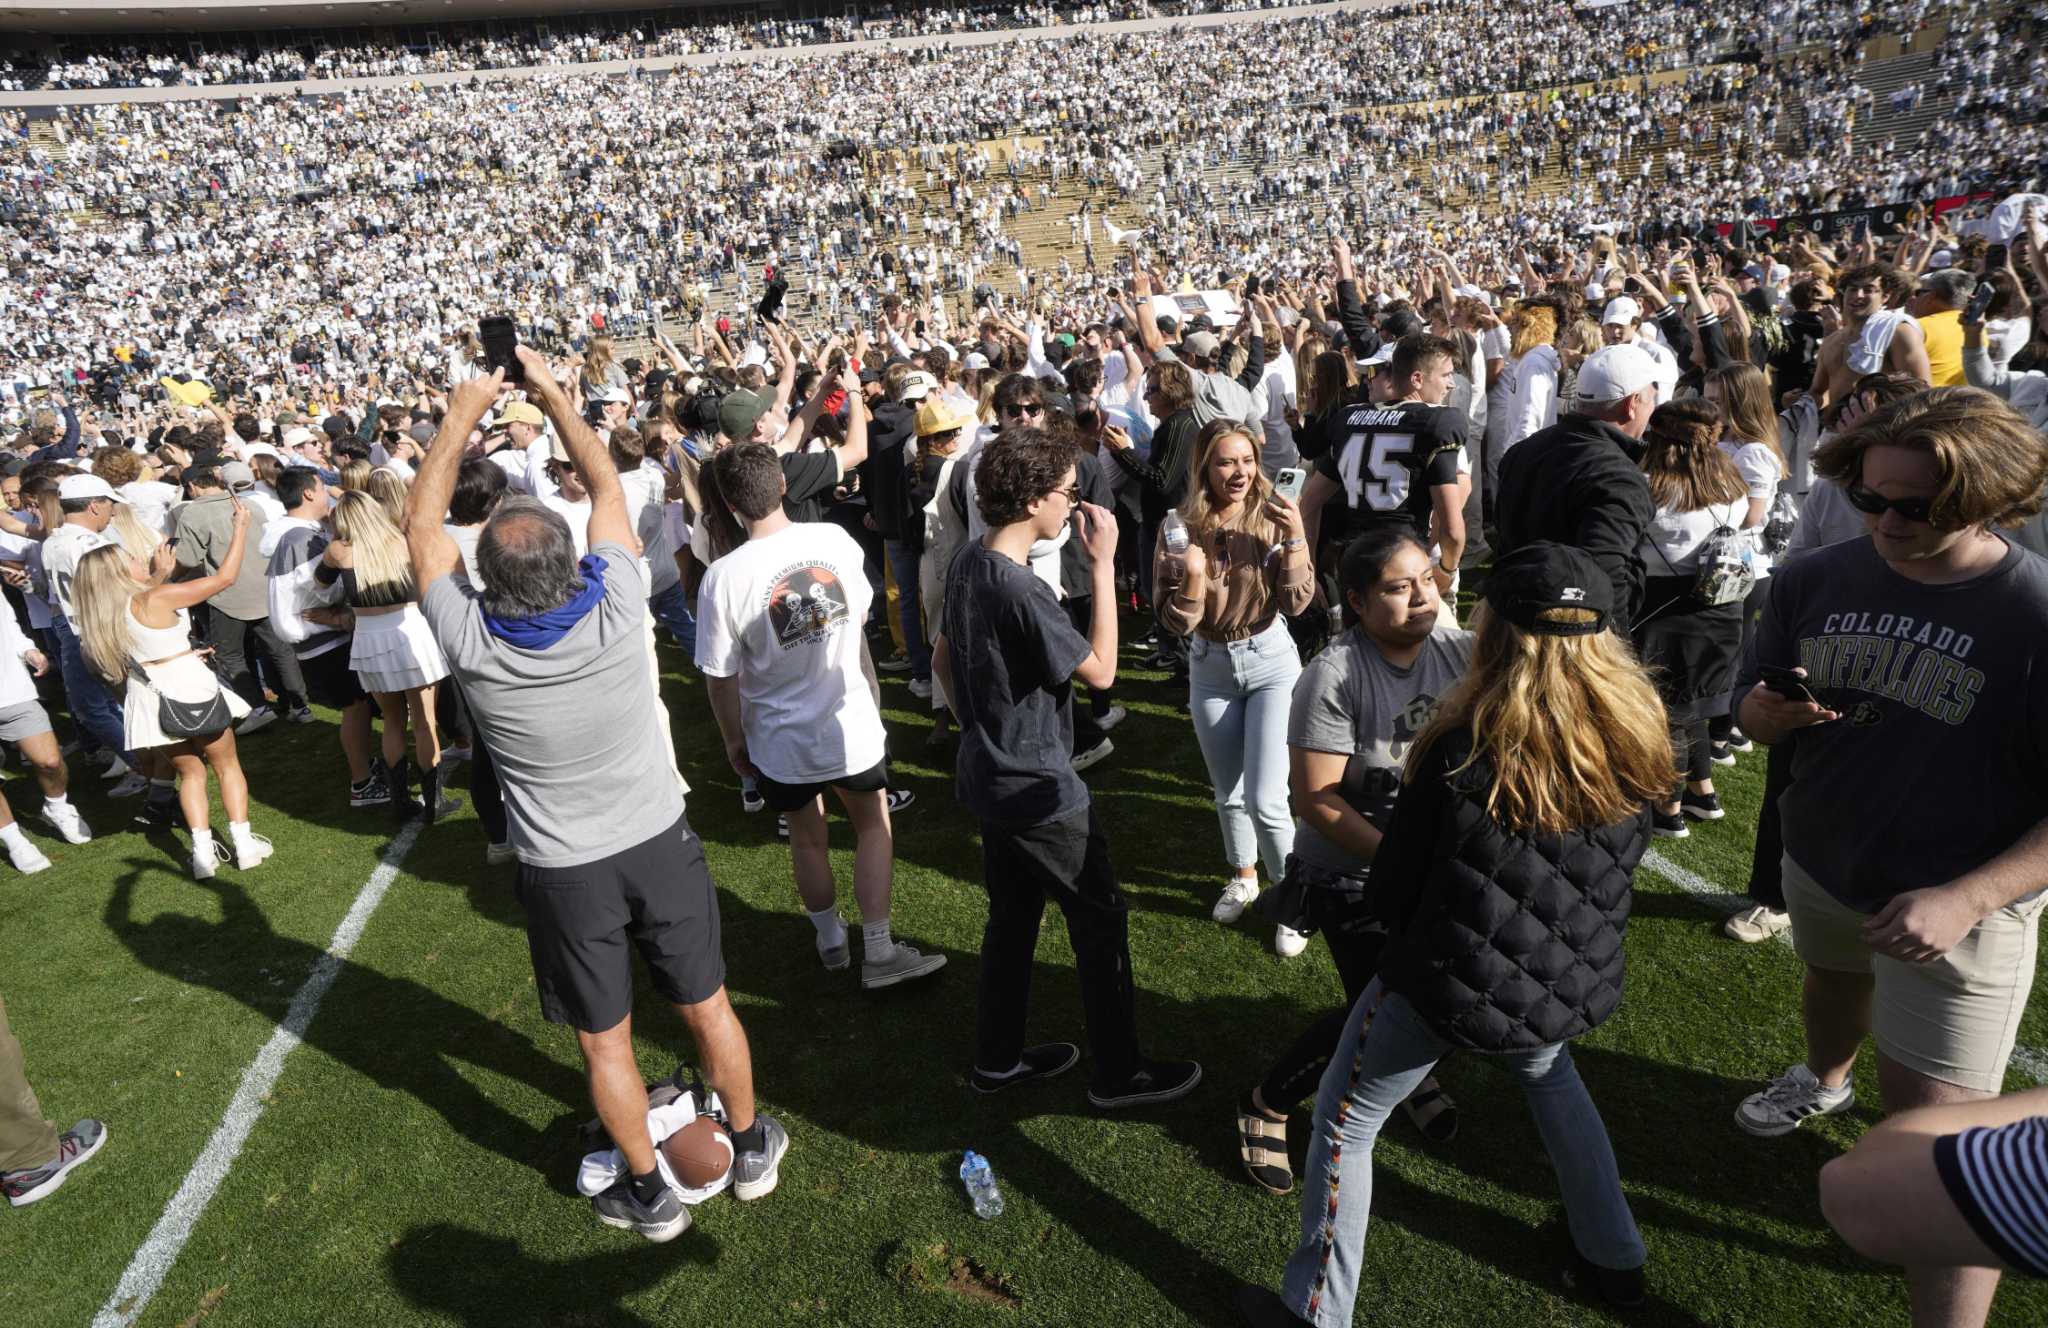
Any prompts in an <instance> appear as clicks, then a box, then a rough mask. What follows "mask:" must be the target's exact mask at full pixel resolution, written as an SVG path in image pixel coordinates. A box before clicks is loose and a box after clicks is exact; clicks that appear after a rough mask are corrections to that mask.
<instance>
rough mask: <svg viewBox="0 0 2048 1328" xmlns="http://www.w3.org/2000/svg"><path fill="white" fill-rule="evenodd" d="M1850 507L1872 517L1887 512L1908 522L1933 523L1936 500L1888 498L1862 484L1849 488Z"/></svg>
mask: <svg viewBox="0 0 2048 1328" xmlns="http://www.w3.org/2000/svg"><path fill="white" fill-rule="evenodd" d="M1847 497H1848V499H1849V506H1851V507H1853V508H1855V509H1856V510H1857V511H1859V512H1865V513H1868V514H1869V515H1871V516H1883V515H1884V514H1885V513H1886V512H1897V513H1898V514H1899V515H1900V516H1901V517H1904V518H1905V519H1906V520H1908V521H1922V522H1932V521H1933V520H1934V500H1933V499H1932V498H1887V497H1885V496H1884V495H1883V494H1881V493H1879V492H1877V491H1876V490H1875V489H1866V488H1864V487H1863V486H1862V485H1860V484H1852V485H1850V486H1849V490H1848V494H1847Z"/></svg>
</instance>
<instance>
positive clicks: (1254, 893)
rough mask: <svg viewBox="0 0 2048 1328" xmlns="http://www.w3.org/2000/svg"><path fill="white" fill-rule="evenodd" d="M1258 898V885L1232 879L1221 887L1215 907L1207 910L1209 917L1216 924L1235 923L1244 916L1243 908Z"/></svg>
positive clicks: (1254, 882)
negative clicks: (1221, 890)
mask: <svg viewBox="0 0 2048 1328" xmlns="http://www.w3.org/2000/svg"><path fill="white" fill-rule="evenodd" d="M1258 897H1259V883H1258V882H1257V881H1247V880H1242V879H1235V878H1234V879H1232V881H1231V882H1230V884H1229V885H1226V886H1224V887H1223V893H1222V894H1220V895H1218V896H1217V897H1216V907H1214V908H1212V909H1210V910H1209V916H1210V917H1212V918H1214V919H1216V920H1217V921H1218V922H1235V921H1237V920H1238V919H1239V918H1241V917H1243V916H1244V906H1245V905H1246V904H1249V903H1251V902H1252V901H1253V900H1254V899H1257V898H1258Z"/></svg>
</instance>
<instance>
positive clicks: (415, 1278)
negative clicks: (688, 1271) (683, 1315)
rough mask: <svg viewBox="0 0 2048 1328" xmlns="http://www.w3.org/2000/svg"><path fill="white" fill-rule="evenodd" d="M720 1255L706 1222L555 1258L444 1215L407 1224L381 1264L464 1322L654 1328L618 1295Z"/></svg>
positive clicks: (407, 1288)
mask: <svg viewBox="0 0 2048 1328" xmlns="http://www.w3.org/2000/svg"><path fill="white" fill-rule="evenodd" d="M717 1259H718V1242H717V1241H716V1240H714V1239H713V1238H712V1237H710V1236H708V1235H706V1234H705V1232H704V1230H703V1228H701V1227H691V1228H690V1229H689V1230H688V1231H686V1232H684V1233H683V1234H682V1236H681V1237H680V1238H678V1239H677V1240H676V1241H674V1242H672V1243H670V1244H667V1245H650V1244H647V1243H646V1242H644V1241H639V1240H635V1241H634V1243H633V1245H632V1247H631V1248H629V1249H621V1250H618V1251H616V1252H611V1251H607V1252H606V1253H604V1254H593V1255H589V1256H587V1257H585V1258H581V1259H570V1260H566V1261H563V1262H559V1263H556V1262H550V1261H548V1260H546V1259H536V1258H534V1257H533V1256H531V1255H529V1254H527V1253H526V1252H525V1251H524V1250H523V1249H521V1248H520V1245H519V1242H518V1241H516V1240H512V1239H509V1238H507V1237H502V1236H487V1235H485V1234H483V1233H482V1232H479V1231H467V1230H464V1229H463V1228H461V1227H458V1226H454V1225H452V1224H450V1223H445V1222H444V1223H435V1224H433V1225H431V1226H418V1227H414V1228H413V1229H412V1230H410V1231H408V1232H406V1233H405V1235H403V1236H401V1237H400V1238H399V1239H398V1241H397V1243H396V1244H395V1245H393V1246H392V1248H391V1250H390V1252H389V1253H388V1254H386V1255H385V1256H384V1266H385V1268H386V1269H387V1270H388V1271H389V1273H390V1276H391V1282H392V1284H393V1285H395V1286H396V1287H397V1288H398V1289H399V1291H400V1292H401V1293H402V1294H403V1295H404V1296H405V1298H406V1299H407V1300H409V1301H411V1302H412V1303H413V1304H414V1305H416V1306H418V1307H419V1308H420V1309H422V1310H427V1311H430V1312H432V1313H435V1314H439V1315H445V1316H447V1318H448V1319H450V1320H452V1321H453V1322H455V1323H459V1324H464V1325H467V1328H505V1325H506V1324H508V1323H521V1324H525V1323H545V1324H560V1325H569V1324H575V1325H589V1326H592V1328H594V1326H595V1325H599V1324H604V1325H613V1324H616V1325H621V1328H654V1323H655V1321H654V1320H652V1319H648V1318H646V1317H644V1316H642V1315H639V1314H636V1313H634V1312H633V1311H631V1310H629V1309H627V1308H625V1307H624V1306H623V1305H621V1304H619V1301H620V1300H622V1299H623V1298H625V1297H627V1296H630V1295H633V1294H635V1293H637V1292H642V1291H646V1290H648V1289H649V1288H651V1287H653V1286H654V1285H655V1284H656V1283H658V1282H660V1281H661V1280H662V1279H664V1278H666V1277H668V1276H670V1275H671V1274H673V1273H674V1272H675V1270H676V1265H677V1264H678V1263H680V1262H689V1263H694V1264H707V1265H708V1264H712V1263H715V1262H717Z"/></svg>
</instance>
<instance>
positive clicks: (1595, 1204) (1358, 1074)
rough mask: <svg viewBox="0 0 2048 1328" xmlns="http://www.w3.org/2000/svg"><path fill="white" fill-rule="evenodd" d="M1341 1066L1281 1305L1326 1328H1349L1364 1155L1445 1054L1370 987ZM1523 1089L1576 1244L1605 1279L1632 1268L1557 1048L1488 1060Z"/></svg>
mask: <svg viewBox="0 0 2048 1328" xmlns="http://www.w3.org/2000/svg"><path fill="white" fill-rule="evenodd" d="M1337 1049H1338V1051H1337V1055H1336V1056H1335V1057H1333V1058H1332V1059H1331V1061H1330V1068H1329V1069H1328V1070H1326V1071H1324V1072H1323V1083H1322V1087H1321V1088H1320V1089H1318V1090H1317V1092H1316V1124H1315V1134H1314V1136H1313V1137H1311V1138H1310V1140H1309V1145H1308V1166H1307V1170H1306V1172H1305V1174H1304V1176H1303V1178H1302V1188H1301V1242H1300V1244H1298V1245H1296V1246H1295V1247H1294V1253H1293V1254H1292V1255H1291V1256H1290V1257H1289V1258H1288V1260H1287V1271H1286V1273H1285V1274H1284V1275H1283V1277H1282V1278H1281V1282H1280V1295H1281V1298H1282V1299H1284V1300H1285V1301H1286V1302H1287V1304H1288V1307H1289V1308H1291V1309H1292V1310H1294V1312H1295V1313H1297V1314H1299V1315H1301V1316H1302V1317H1303V1318H1305V1319H1307V1320H1308V1321H1309V1322H1311V1323H1315V1324H1319V1325H1322V1326H1323V1328H1351V1308H1352V1304H1353V1302H1354V1301H1356V1300H1357V1298H1358V1279H1359V1274H1360V1272H1361V1271H1362V1269H1363V1268H1364V1264H1365V1227H1366V1222H1367V1219H1368V1218H1369V1217H1370V1216H1371V1213H1372V1148H1373V1142H1374V1141H1375V1140H1376V1139H1378V1138H1379V1133H1380V1127H1381V1126H1382V1125H1384V1124H1386V1121H1387V1117H1388V1116H1390V1115H1391V1114H1393V1110H1394V1108H1395V1107H1396V1106H1397V1105H1398V1104H1399V1103H1400V1102H1401V1101H1402V1100H1403V1099H1405V1098H1406V1097H1407V1096H1408V1095H1409V1094H1410V1093H1412V1092H1414V1091H1415V1086H1416V1085H1417V1084H1419V1083H1421V1082H1422V1080H1423V1078H1424V1076H1426V1075H1427V1074H1428V1073H1429V1072H1430V1071H1431V1070H1432V1069H1434V1068H1435V1067H1436V1063H1437V1061H1438V1060H1439V1059H1441V1058H1442V1057H1443V1056H1444V1054H1445V1053H1447V1052H1449V1051H1450V1050H1451V1044H1449V1043H1448V1042H1445V1041H1444V1040H1443V1039H1442V1038H1440V1037H1438V1036H1437V1035H1436V1032H1435V1031H1434V1030H1433V1029H1431V1028H1430V1026H1429V1025H1428V1024H1427V1023H1425V1022H1424V1021H1423V1018H1422V1016H1421V1015H1420V1014H1418V1013H1416V1011H1415V1007H1414V1006H1412V1005H1410V1004H1409V1003H1408V1002H1407V1000H1406V999H1404V998H1403V997H1401V996H1398V995H1396V994H1394V993H1393V992H1389V991H1386V990H1384V989H1383V988H1382V987H1381V986H1380V984H1379V980H1378V979H1374V980H1373V983H1372V985H1371V986H1369V987H1367V988H1366V989H1365V992H1364V993H1363V994H1362V995H1361V996H1359V998H1358V1003H1357V1004H1356V1005H1353V1006H1352V1007H1351V1019H1350V1021H1349V1022H1348V1023H1346V1024H1345V1025H1344V1037H1343V1039H1342V1040H1341V1041H1339V1042H1338V1044H1337ZM1486 1059H1487V1060H1490V1061H1495V1062H1498V1063H1499V1064H1501V1065H1504V1066H1506V1067H1507V1069H1508V1071H1509V1073H1511V1074H1513V1075H1514V1076H1515V1077H1516V1078H1517V1079H1519V1080H1521V1081H1522V1093H1523V1096H1525V1097H1527V1098H1528V1099H1529V1110H1530V1112H1531V1114H1533V1115H1534V1116H1535V1117H1536V1130H1537V1133H1539V1134H1541V1135H1542V1136H1543V1149H1544V1151H1545V1152H1547V1153H1549V1154H1550V1163H1551V1166H1552V1167H1553V1168H1554V1169H1555V1170H1556V1172H1557V1184H1558V1188H1559V1189H1560V1190H1561V1191H1563V1194H1564V1210H1565V1218H1566V1221H1567V1222H1568V1223H1569V1225H1570V1227H1571V1233H1572V1243H1573V1244H1574V1245H1576V1246H1577V1247H1578V1249H1579V1252H1580V1253H1581V1254H1583V1255H1585V1256H1586V1258H1588V1259H1590V1260H1591V1261H1592V1262H1593V1263H1595V1264H1597V1265H1599V1266H1600V1267H1602V1268H1616V1269H1625V1268H1640V1267H1641V1266H1642V1264H1643V1261H1644V1259H1645V1258H1646V1257H1647V1254H1646V1251H1645V1250H1644V1249H1643V1238H1642V1236H1641V1235H1640V1234H1638V1233H1637V1231H1636V1221H1635V1218H1634V1217H1633V1216H1632V1215H1631V1214H1630V1213H1629V1210H1628V1200H1627V1199H1626V1198H1624V1197H1623V1195H1622V1193H1621V1173H1620V1170H1619V1168H1617V1167H1616V1165H1615V1162H1614V1146H1613V1145H1612V1144H1611V1143H1609V1142H1608V1140H1607V1126H1606V1125H1605V1124H1603V1123H1602V1122H1601V1120H1600V1112H1599V1110H1598V1109H1597V1108H1595V1107H1594V1105H1593V1099H1592V1098H1591V1097H1589V1096H1587V1094H1586V1085H1585V1084H1584V1083H1583V1082H1582V1081H1581V1080H1580V1079H1579V1072H1578V1070H1577V1069H1575V1068H1574V1067H1573V1065H1572V1057H1571V1052H1569V1051H1568V1050H1566V1047H1565V1044H1564V1043H1562V1042H1557V1043H1553V1044H1551V1045H1550V1046H1547V1047H1538V1048H1537V1049H1536V1050H1534V1051H1520V1052H1512V1053H1509V1054H1505V1055H1494V1056H1488V1057H1486Z"/></svg>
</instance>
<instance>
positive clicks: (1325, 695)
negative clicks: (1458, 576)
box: [1287, 627, 1472, 872]
mask: <svg viewBox="0 0 2048 1328" xmlns="http://www.w3.org/2000/svg"><path fill="white" fill-rule="evenodd" d="M1471 658H1472V633H1470V632H1466V631H1461V630H1459V629H1457V628H1452V627H1446V628H1443V629H1441V630H1439V631H1437V632H1434V633H1432V634H1431V636H1430V638H1429V640H1428V641H1426V642H1424V643H1423V646H1422V653H1421V654H1419V655H1417V656H1416V657H1415V662H1414V663H1413V664H1410V665H1409V666H1408V667H1407V668H1405V669H1404V668H1396V667H1395V666H1394V665H1392V664H1389V663H1388V662H1387V657H1386V656H1385V655H1382V654H1381V653H1380V650H1379V647H1378V646H1376V645H1374V644H1373V643H1372V642H1371V641H1370V640H1368V639H1367V638H1366V635H1365V633H1364V632H1363V631H1362V630H1360V629H1359V628H1356V627H1354V628H1352V629H1351V630H1350V631H1348V632H1346V633H1344V635H1342V636H1340V637H1338V638H1337V639H1336V640H1335V641H1332V642H1331V643H1330V646H1329V649H1327V650H1325V651H1323V652H1322V653H1321V654H1319V655H1317V656H1316V657H1315V658H1314V659H1312V660H1310V661H1309V662H1308V665H1307V667H1306V668H1304V669H1302V671H1301V677H1300V678H1299V679H1297V680H1296V681H1295V684H1294V703H1293V706H1292V708H1291V709H1290V710H1289V711H1288V714H1287V745H1288V746H1290V747H1299V748H1301V749H1302V750H1304V751H1311V752H1334V753H1336V754H1337V755H1340V756H1346V757H1349V758H1350V759H1349V760H1348V761H1346V762H1345V763H1344V779H1343V782H1342V783H1341V784H1340V785H1339V786H1338V787H1339V789H1340V791H1341V792H1342V793H1343V795H1344V801H1346V802H1348V803H1350V804H1351V806H1352V808H1353V809H1354V810H1356V811H1357V812H1358V814H1359V815H1361V816H1363V817H1364V818H1365V819H1366V820H1368V821H1370V822H1372V824H1373V826H1374V827H1375V828H1377V829H1380V830H1385V829H1386V828H1387V817H1388V816H1389V815H1391V814H1392V812H1393V810H1394V799H1395V798H1396V797H1398V796H1399V795H1400V792H1401V767H1402V765H1403V764H1404V763H1405V762H1406V761H1407V759H1408V744H1409V743H1411V742H1413V741H1415V736H1416V735H1417V734H1419V733H1421V732H1422V729H1423V726H1424V725H1425V724H1427V723H1429V721H1430V718H1431V717H1432V716H1434V715H1435V714H1436V708H1437V705H1438V703H1439V702H1441V701H1442V700H1443V696H1444V693H1445V692H1448V691H1449V690H1450V689H1451V684H1452V683H1455V682H1456V681H1457V680H1458V679H1459V678H1460V677H1462V676H1463V675H1464V672H1465V666H1466V664H1467V663H1469V662H1470V660H1471ZM1294 852H1295V856H1297V857H1299V858H1300V859H1301V860H1302V861H1303V862H1304V863H1306V864H1308V865H1309V866H1311V867H1321V868H1323V869H1325V870H1327V871H1335V872H1356V871H1359V870H1361V869H1363V868H1364V867H1365V866H1366V865H1367V864H1365V863H1363V862H1361V861H1359V860H1358V859H1357V858H1356V857H1353V856H1352V855H1351V854H1350V853H1348V852H1346V851H1345V850H1344V849H1341V848H1339V847H1338V846H1337V845H1335V844H1333V843H1331V842H1330V841H1329V840H1327V839H1325V838H1324V837H1323V836H1322V835H1321V834H1319V833H1318V832H1317V831H1316V830H1315V829H1314V828H1313V827H1311V826H1310V825H1309V824H1308V823H1307V822H1306V821H1296V822H1295V826H1294Z"/></svg>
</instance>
